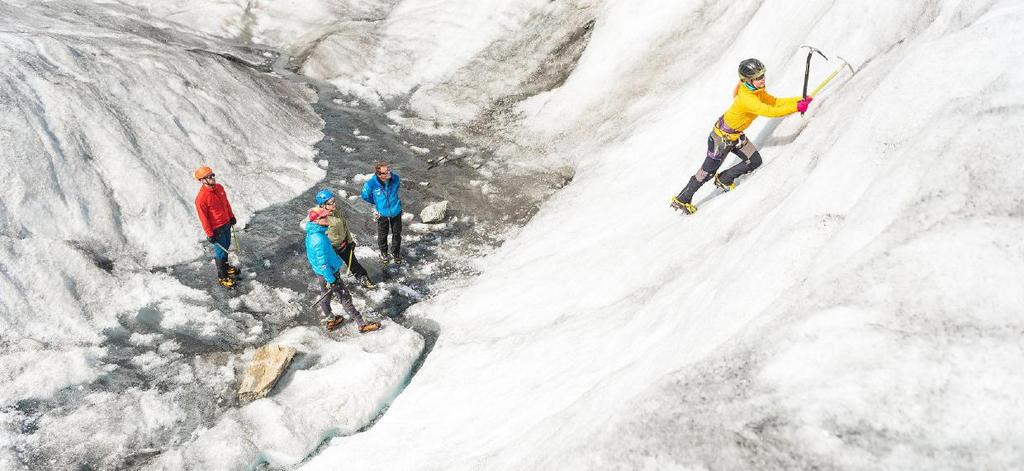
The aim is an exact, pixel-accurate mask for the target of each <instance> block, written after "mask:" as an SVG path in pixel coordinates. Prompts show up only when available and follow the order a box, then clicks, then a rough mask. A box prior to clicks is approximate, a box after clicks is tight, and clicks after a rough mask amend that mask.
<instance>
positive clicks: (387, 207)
mask: <svg viewBox="0 0 1024 471" xmlns="http://www.w3.org/2000/svg"><path fill="white" fill-rule="evenodd" d="M373 173H374V175H373V177H372V178H370V179H369V180H367V181H366V183H365V184H364V185H363V193H362V195H361V197H362V198H363V201H366V202H367V203H370V204H372V205H373V206H374V209H373V215H374V217H375V218H376V219H377V246H378V247H379V248H380V260H381V262H383V263H384V264H385V265H387V264H388V263H389V262H393V263H395V264H396V265H397V264H400V263H402V259H401V258H400V257H399V253H400V252H399V249H400V248H401V247H402V200H401V199H399V198H398V189H399V188H401V186H402V180H401V179H400V178H398V174H397V173H394V172H392V171H391V167H390V166H389V165H388V163H387V162H385V161H383V160H381V161H378V162H377V163H375V164H374V165H373ZM389 231H390V232H391V247H390V253H389V250H388V249H389V247H388V232H389Z"/></svg>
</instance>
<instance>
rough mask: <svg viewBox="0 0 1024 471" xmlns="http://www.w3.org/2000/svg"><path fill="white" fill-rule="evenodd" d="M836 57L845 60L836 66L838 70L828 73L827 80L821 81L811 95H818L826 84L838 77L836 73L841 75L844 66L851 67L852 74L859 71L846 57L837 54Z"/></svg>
mask: <svg viewBox="0 0 1024 471" xmlns="http://www.w3.org/2000/svg"><path fill="white" fill-rule="evenodd" d="M836 58H837V59H839V60H841V61H843V63H842V64H839V67H836V70H833V71H832V73H831V74H828V77H825V80H822V81H821V83H820V84H818V88H815V89H814V91H813V92H811V94H810V95H809V96H811V97H813V96H814V95H817V94H818V92H820V91H821V89H823V88H825V85H828V83H829V82H831V81H832V79H834V78H836V75H839V72H840V71H841V70H843V67H849V68H850V73H852V74H856V73H857V71H856V70H853V66H852V65H850V63H849V62H847V61H846V59H843V58H842V57H839V56H836Z"/></svg>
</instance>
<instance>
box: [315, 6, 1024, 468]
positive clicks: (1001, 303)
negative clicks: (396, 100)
mask: <svg viewBox="0 0 1024 471" xmlns="http://www.w3.org/2000/svg"><path fill="white" fill-rule="evenodd" d="M1022 19H1024V8H1022V7H1021V6H1020V5H1019V4H1017V3H1016V2H1010V1H990V2H975V3H964V2H956V1H920V2H909V3H905V4H900V5H894V4H884V5H883V4H881V3H867V4H863V3H811V4H807V3H806V2H795V1H765V2H753V1H752V2H738V3H737V2H734V3H730V4H723V3H708V2H657V4H648V5H644V7H639V6H637V4H636V3H635V2H607V3H606V4H605V5H604V6H603V7H602V9H601V14H600V15H599V16H598V18H597V22H596V24H595V28H594V33H593V36H592V38H591V43H590V44H591V45H590V47H588V48H587V50H586V51H585V53H584V54H583V56H582V57H581V58H580V62H579V65H578V67H577V69H576V70H575V72H574V73H573V75H571V76H570V77H569V79H568V80H567V81H566V82H565V84H564V85H563V86H562V87H560V88H558V89H557V90H555V91H553V92H551V93H549V94H544V95H541V96H538V97H536V98H534V99H533V100H531V101H528V102H526V103H525V104H524V105H523V106H522V107H521V108H520V109H521V110H522V111H523V112H524V113H526V114H527V119H526V121H525V127H524V128H523V132H524V133H526V134H534V135H535V134H538V133H543V134H544V135H548V136H552V138H554V139H557V143H556V144H557V145H558V146H559V148H561V149H563V150H564V151H565V152H571V153H574V154H575V155H576V157H575V158H576V160H577V161H579V166H578V169H577V174H576V178H575V179H574V180H573V183H572V184H571V185H570V186H569V187H567V188H566V189H565V190H563V191H562V192H560V193H559V194H558V195H557V196H555V197H554V198H552V199H551V200H550V201H549V202H548V203H547V205H546V206H545V207H544V209H543V210H542V211H541V213H540V214H539V215H538V216H537V217H536V218H535V219H534V220H533V221H532V222H531V223H530V225H529V226H528V227H527V228H526V229H525V230H524V232H523V233H522V234H521V235H520V237H518V238H517V239H516V240H514V241H511V242H509V243H507V244H506V245H505V246H504V247H503V250H502V251H501V252H500V253H498V254H496V255H495V256H493V257H491V258H490V259H489V263H488V265H489V267H488V269H487V270H486V271H485V273H484V274H483V275H482V276H481V277H480V279H479V281H478V283H477V284H476V285H475V286H473V287H471V288H470V289H467V290H465V291H464V292H461V293H458V294H453V295H451V296H449V297H445V298H444V299H437V300H434V301H432V302H430V303H427V304H425V305H422V306H420V307H419V308H418V309H417V312H416V314H418V315H422V316H425V317H429V318H431V319H434V320H436V321H438V322H439V324H440V329H441V335H440V337H439V340H438V343H437V345H436V347H435V349H434V351H433V352H432V354H431V356H430V359H429V361H428V362H427V363H426V364H425V366H424V368H423V369H422V370H421V371H420V372H419V373H418V375H417V376H416V378H415V379H414V381H413V383H412V384H411V385H410V387H409V388H408V389H407V390H406V391H405V392H404V393H403V395H402V396H401V397H400V398H399V399H398V400H397V401H396V402H395V404H393V405H392V407H391V408H390V410H389V411H388V414H387V415H386V416H385V417H384V418H382V420H381V421H380V422H379V423H378V424H377V425H376V426H375V427H374V428H373V429H371V430H370V431H368V432H366V433H364V434H360V435H357V436H354V437H350V438H346V439H339V440H336V441H335V442H334V444H333V446H332V447H331V448H329V449H328V450H326V451H325V452H324V453H323V454H322V455H321V456H319V457H317V458H316V459H314V460H313V461H312V462H310V463H309V464H308V465H307V467H306V468H305V469H332V467H334V466H337V465H338V464H339V463H345V465H346V466H352V467H355V468H360V469H421V468H423V467H427V468H434V469H480V468H486V469H640V468H646V469H675V468H689V467H695V468H698V469H699V468H712V467H723V468H730V469H750V468H760V469H764V468H769V469H794V468H810V467H827V468H841V469H865V468H903V469H906V468H920V469H934V468H943V467H949V466H956V465H957V464H954V463H961V464H963V465H964V466H967V467H971V468H993V469H1014V468H1017V467H1020V466H1021V465H1022V463H1024V450H1022V448H1021V446H1020V440H1019V438H1020V437H1021V436H1022V433H1024V430H1022V429H1021V426H1020V424H1021V423H1024V422H1022V420H1021V419H1024V417H1022V412H1021V411H1022V410H1024V409H1022V408H1021V403H1020V399H1019V398H1018V397H1017V396H1018V395H1017V394H1015V391H1018V390H1019V389H1020V387H1021V384H1022V382H1024V375H1021V373H1020V372H1019V368H1017V366H1016V365H1017V359H1019V358H1020V356H1021V354H1022V353H1024V347H1022V345H1021V342H1020V341H1019V332H1020V331H1021V329H1022V327H1024V326H1022V324H1021V319H1022V317H1021V307H1020V306H1021V305H1024V304H1022V302H1024V290H1022V289H1021V287H1020V282H1019V280H1021V279H1024V269H1022V267H1024V263H1022V262H1024V243H1022V240H1024V237H1022V236H1024V220H1022V216H1024V200H1022V199H1021V196H1020V195H1019V192H1016V191H1012V190H1011V189H1012V188H1014V185H1015V184H1014V182H1016V181H1018V180H1020V179H1021V177H1022V176H1024V175H1022V171H1021V170H1020V168H1021V167H1020V166H1019V165H1016V164H1015V161H1016V160H1015V159H1016V154H1017V149H1019V148H1020V146H1021V139H1022V138H1021V136H1024V133H1021V124H1020V123H1022V122H1024V120H1022V119H1021V114H1022V113H1021V110H1022V109H1024V108H1022V107H1021V103H1022V102H1024V95H1022V93H1021V92H1020V90H1021V89H1022V88H1021V87H1022V83H1021V82H1022V79H1021V78H1020V75H1019V74H1017V73H1016V71H1015V70H1014V67H1015V64H1019V63H1021V61H1022V59H1024V53H1022V51H1021V50H1020V49H1019V48H1013V47H1007V45H1010V44H1017V43H1019V42H1020V41H1021V39H1022V33H1021V32H1020V31H1021V30H1020V28H1018V27H1016V26H1017V25H1019V24H1020V23H1021V20H1022ZM805 43H809V44H813V45H815V46H817V47H819V48H821V49H823V50H824V51H826V52H827V53H829V54H832V55H835V54H838V55H842V56H844V57H846V58H847V59H849V60H850V61H851V62H852V63H853V64H854V65H855V66H856V67H857V68H858V73H857V75H855V76H853V77H851V76H850V75H848V73H845V74H844V75H841V76H839V78H838V79H836V81H835V82H834V83H833V84H832V85H831V86H830V88H828V89H826V90H825V91H824V92H823V93H821V94H820V95H819V96H818V97H817V99H816V100H815V101H814V103H813V104H812V107H811V111H810V112H809V113H808V114H807V115H806V116H805V117H803V118H800V117H799V116H798V115H797V116H790V117H788V118H785V119H782V120H768V119H764V118H762V119H761V120H760V121H759V122H758V123H757V124H756V125H755V126H754V127H752V128H751V129H750V130H748V135H749V136H750V137H751V138H752V139H753V140H754V142H755V143H756V144H757V145H758V146H759V147H760V149H761V153H762V155H763V156H764V157H765V161H766V163H765V165H764V166H763V167H762V168H761V169H760V170H758V171H757V172H756V173H754V174H752V175H750V176H749V177H747V178H745V179H743V180H741V181H740V186H739V187H738V188H737V190H736V191H735V192H733V193H730V194H727V195H719V196H716V197H715V198H714V199H710V200H708V199H707V197H708V195H710V194H712V190H711V189H705V190H703V191H702V192H701V193H698V196H697V198H696V200H695V202H696V203H698V206H700V210H699V212H698V213H697V214H696V215H694V216H688V217H682V216H680V215H679V214H673V213H672V212H671V211H670V210H669V209H668V197H669V196H671V195H673V194H675V193H676V192H677V191H678V190H679V189H680V188H681V187H682V185H683V184H684V183H685V181H686V178H688V177H689V175H690V174H692V172H693V171H695V170H696V169H697V167H698V166H699V165H700V163H701V161H702V159H703V155H704V152H705V149H704V147H705V140H706V136H707V133H708V131H709V129H710V126H711V124H712V123H713V122H714V120H715V119H716V118H717V117H718V116H719V114H721V113H722V111H723V110H724V109H725V108H726V107H727V106H728V105H729V103H730V100H731V96H730V93H731V91H732V89H733V87H734V85H735V80H736V79H735V67H736V64H737V63H738V62H739V61H740V60H742V59H744V58H747V57H759V58H761V59H762V60H763V61H765V62H766V63H767V64H768V67H769V73H768V89H769V91H771V92H773V93H775V94H777V95H779V96H793V95H797V94H799V89H800V86H801V81H802V78H803V77H802V76H803V62H804V58H805V56H804V52H801V51H799V50H798V47H799V46H800V45H801V44H805ZM979 51H985V52H984V53H980V52H979ZM834 66H835V63H834V62H833V63H831V64H827V65H826V64H823V63H821V62H816V64H815V66H814V72H813V74H812V77H811V87H813V86H814V84H816V83H817V82H818V81H819V80H821V79H822V78H823V77H824V75H825V74H826V73H827V72H828V71H829V70H830V69H831V68H832V67H834ZM733 162H735V158H733V159H731V160H729V161H728V162H727V163H726V165H731V164H732V163H733ZM384 440H387V441H388V442H390V443H402V444H403V447H402V452H401V453H394V452H393V450H389V449H387V448H384V447H376V446H374V444H376V443H381V442H382V441H384Z"/></svg>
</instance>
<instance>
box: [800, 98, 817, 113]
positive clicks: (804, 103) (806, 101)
mask: <svg viewBox="0 0 1024 471" xmlns="http://www.w3.org/2000/svg"><path fill="white" fill-rule="evenodd" d="M813 99H814V97H812V96H809V97H807V98H804V99H803V100H800V101H798V102H796V110H797V111H799V112H801V113H804V112H806V111H807V106H808V105H810V104H811V100H813Z"/></svg>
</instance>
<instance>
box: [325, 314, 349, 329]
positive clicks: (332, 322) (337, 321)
mask: <svg viewBox="0 0 1024 471" xmlns="http://www.w3.org/2000/svg"><path fill="white" fill-rule="evenodd" d="M344 322H345V318H344V317H341V316H334V318H332V319H329V320H328V321H327V322H326V323H325V324H324V327H326V328H327V330H328V331H332V330H334V329H337V328H338V327H341V324H342V323H344Z"/></svg>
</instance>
